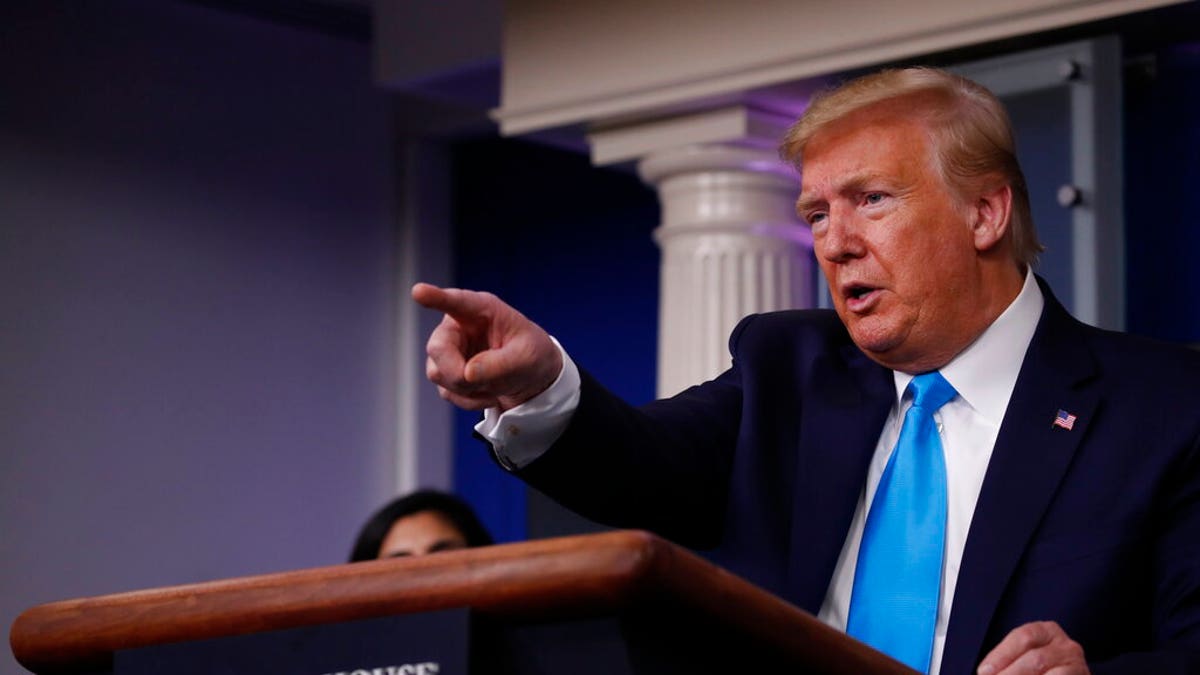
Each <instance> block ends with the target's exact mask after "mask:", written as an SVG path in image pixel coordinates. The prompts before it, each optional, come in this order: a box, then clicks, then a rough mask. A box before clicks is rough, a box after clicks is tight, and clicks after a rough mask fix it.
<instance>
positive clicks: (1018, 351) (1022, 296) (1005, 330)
mask: <svg viewBox="0 0 1200 675" xmlns="http://www.w3.org/2000/svg"><path fill="white" fill-rule="evenodd" d="M1043 305H1045V299H1044V298H1043V297H1042V289H1040V288H1038V284H1037V280H1036V279H1035V278H1034V276H1033V270H1032V269H1030V270H1027V271H1026V272H1025V285H1024V286H1022V287H1021V292H1020V293H1018V294H1017V297H1016V299H1014V300H1013V301H1012V303H1011V304H1009V306H1008V308H1007V309H1005V310H1004V311H1003V312H1002V313H1001V314H1000V316H999V317H997V318H996V320H995V321H993V322H992V325H990V326H988V327H987V329H986V330H984V331H983V333H982V334H981V335H980V336H979V337H978V338H976V339H975V341H974V342H972V343H971V344H970V345H968V346H967V348H966V349H964V350H962V351H961V352H960V353H959V354H958V356H955V357H954V358H953V359H951V360H950V363H947V364H946V365H944V366H942V368H941V371H940V372H941V373H942V377H944V378H946V381H947V382H949V383H950V385H951V386H953V387H954V389H955V391H957V392H958V395H959V396H960V397H962V399H963V400H964V401H966V403H967V405H969V406H971V407H972V408H974V409H975V411H976V412H978V413H979V414H980V415H982V416H983V417H984V418H985V419H987V420H989V421H991V422H993V423H994V424H996V425H997V426H999V425H1000V422H1001V421H1002V420H1003V419H1004V411H1005V409H1007V408H1008V400H1009V399H1010V398H1011V397H1012V390H1013V388H1014V387H1015V386H1016V384H1017V375H1018V374H1019V373H1020V372H1021V362H1022V361H1024V360H1025V351H1026V350H1027V349H1029V343H1030V342H1031V341H1032V340H1033V332H1034V330H1036V329H1037V324H1038V320H1039V319H1041V316H1042V307H1043ZM892 374H893V375H894V376H895V381H896V400H897V401H900V400H902V399H903V398H904V390H905V388H907V387H908V383H909V382H910V381H912V378H913V376H912V375H909V374H908V373H902V372H900V371H898V370H897V371H893V373H892Z"/></svg>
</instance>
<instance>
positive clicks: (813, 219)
mask: <svg viewBox="0 0 1200 675" xmlns="http://www.w3.org/2000/svg"><path fill="white" fill-rule="evenodd" d="M825 218H826V213H825V212H824V211H813V212H812V213H810V214H808V215H806V216H804V220H805V222H807V223H808V226H809V227H811V228H816V227H817V226H819V225H821V224H822V223H824V222H825Z"/></svg>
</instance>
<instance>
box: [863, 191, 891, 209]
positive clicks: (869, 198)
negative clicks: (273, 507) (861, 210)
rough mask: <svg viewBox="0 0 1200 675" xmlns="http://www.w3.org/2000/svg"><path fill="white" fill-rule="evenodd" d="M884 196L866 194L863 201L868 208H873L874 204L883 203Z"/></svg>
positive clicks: (871, 193) (876, 193) (872, 193)
mask: <svg viewBox="0 0 1200 675" xmlns="http://www.w3.org/2000/svg"><path fill="white" fill-rule="evenodd" d="M885 196H886V195H884V194H883V193H882V192H868V193H867V194H866V195H864V196H863V201H864V202H866V203H867V205H869V206H874V205H875V204H879V203H881V202H883V199H884V197H885Z"/></svg>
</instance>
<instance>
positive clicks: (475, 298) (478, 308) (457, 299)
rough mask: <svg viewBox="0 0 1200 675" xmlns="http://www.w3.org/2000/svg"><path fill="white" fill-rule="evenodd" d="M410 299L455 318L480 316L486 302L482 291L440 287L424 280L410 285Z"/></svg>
mask: <svg viewBox="0 0 1200 675" xmlns="http://www.w3.org/2000/svg"><path fill="white" fill-rule="evenodd" d="M412 299H413V300H415V301H416V302H417V304H419V305H421V306H422V307H426V308H429V309H433V310H437V311H439V312H442V313H444V314H449V315H450V316H452V317H454V318H455V319H472V318H477V317H480V316H482V315H483V314H484V313H485V310H486V309H487V304H488V303H487V296H486V295H485V294H484V293H480V292H478V291H466V290H463V289H461V288H440V287H438V286H434V285H433V284H427V283H424V282H418V283H417V284H415V285H414V286H413V287H412Z"/></svg>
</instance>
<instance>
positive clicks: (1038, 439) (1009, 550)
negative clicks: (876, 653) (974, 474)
mask: <svg viewBox="0 0 1200 675" xmlns="http://www.w3.org/2000/svg"><path fill="white" fill-rule="evenodd" d="M1042 292H1043V295H1044V296H1045V301H1046V305H1045V308H1044V309H1043V311H1042V318H1041V320H1040V322H1039V324H1038V328H1037V331H1036V333H1035V334H1034V337H1033V341H1032V342H1031V343H1030V346H1029V351H1028V352H1027V353H1026V355H1025V360H1024V362H1023V364H1022V366H1021V372H1020V374H1019V375H1018V377H1017V383H1016V386H1015V388H1014V389H1013V394H1012V398H1011V399H1010V401H1009V404H1008V410H1007V411H1006V412H1005V415H1004V421H1003V423H1002V424H1001V426H1000V434H999V436H998V437H997V439H996V447H995V448H994V450H993V451H992V458H991V461H990V462H989V464H988V468H987V474H986V475H985V477H984V481H983V487H982V490H981V491H980V494H979V501H978V503H977V504H976V506H975V514H974V516H973V518H972V520H971V528H970V532H969V534H968V536H967V542H966V548H965V550H964V551H963V558H962V565H961V567H960V570H961V571H960V572H959V577H958V584H957V587H956V590H955V593H954V604H953V608H952V610H951V613H950V623H949V626H948V629H947V636H946V649H945V652H944V654H943V657H942V672H943V673H967V672H974V669H975V664H976V662H977V660H978V659H979V658H982V656H983V654H982V653H981V650H982V649H983V648H984V644H983V641H984V639H985V637H986V635H987V631H988V628H989V624H990V622H991V620H992V617H993V616H994V614H995V612H996V610H997V607H998V606H999V604H1000V599H1001V597H1002V595H1003V592H1004V589H1005V587H1006V585H1007V584H1008V582H1009V580H1010V578H1011V577H1012V574H1013V572H1014V570H1015V569H1016V566H1017V563H1018V562H1019V561H1020V558H1021V556H1022V555H1023V554H1024V552H1025V548H1026V546H1027V545H1028V543H1029V541H1030V538H1031V536H1032V535H1033V533H1034V531H1035V530H1036V529H1037V527H1038V524H1039V523H1040V522H1041V519H1042V515H1043V514H1044V513H1045V511H1046V509H1047V507H1048V505H1049V504H1050V502H1051V500H1052V499H1053V497H1054V494H1055V492H1056V491H1057V488H1058V485H1059V483H1060V481H1061V480H1062V478H1063V476H1064V475H1065V474H1066V471H1067V468H1068V466H1069V465H1070V463H1071V459H1072V457H1073V456H1074V453H1075V450H1076V448H1077V446H1078V445H1079V442H1080V441H1081V440H1082V439H1083V438H1084V436H1086V434H1087V427H1088V425H1089V423H1090V422H1091V420H1092V417H1093V414H1094V412H1095V411H1096V408H1097V404H1098V403H1099V391H1098V388H1097V387H1094V386H1090V382H1091V381H1092V380H1094V379H1095V376H1096V366H1095V363H1094V361H1093V360H1092V357H1091V354H1090V353H1089V352H1088V351H1087V348H1086V342H1085V341H1084V336H1083V333H1082V331H1081V330H1080V328H1079V325H1078V324H1077V323H1076V322H1075V320H1074V319H1072V318H1071V317H1070V316H1069V315H1068V314H1067V313H1066V311H1065V310H1064V309H1063V308H1062V306H1061V305H1059V304H1058V302H1057V301H1056V300H1055V299H1054V297H1053V296H1052V295H1051V294H1050V292H1049V289H1047V288H1046V287H1045V286H1044V285H1043V288H1042ZM1059 410H1063V411H1066V412H1067V413H1069V414H1072V415H1074V416H1075V420H1074V423H1073V428H1072V429H1070V430H1067V429H1064V428H1061V427H1059V426H1055V425H1054V418H1055V416H1056V413H1057V412H1058V411H1059ZM990 646H991V645H989V647H990Z"/></svg>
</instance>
